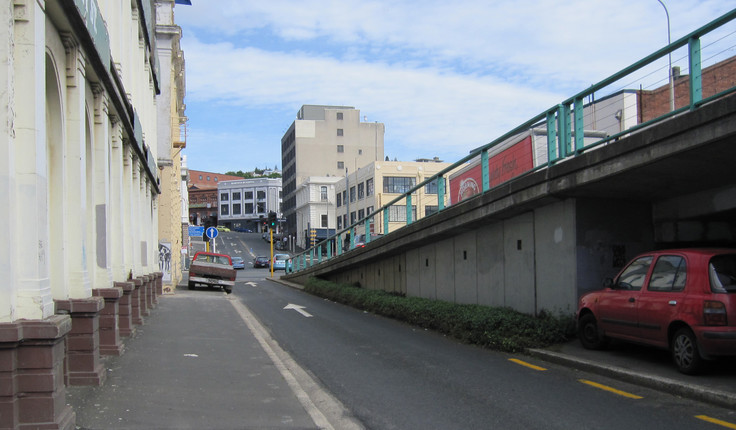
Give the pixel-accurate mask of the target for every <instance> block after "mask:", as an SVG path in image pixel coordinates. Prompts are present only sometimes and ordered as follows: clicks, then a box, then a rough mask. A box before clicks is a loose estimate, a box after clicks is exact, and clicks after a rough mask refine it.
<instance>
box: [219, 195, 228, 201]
mask: <svg viewBox="0 0 736 430" xmlns="http://www.w3.org/2000/svg"><path fill="white" fill-rule="evenodd" d="M220 200H222V201H223V202H226V201H227V200H228V195H227V193H220Z"/></svg>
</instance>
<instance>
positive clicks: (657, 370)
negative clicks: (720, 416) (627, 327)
mask: <svg viewBox="0 0 736 430" xmlns="http://www.w3.org/2000/svg"><path fill="white" fill-rule="evenodd" d="M284 284H287V283H285V282H284ZM530 354H531V355H532V356H534V357H537V358H539V359H541V360H546V361H551V362H555V363H559V364H563V365H565V366H569V367H573V368H577V369H580V370H585V371H590V372H593V373H597V374H601V375H605V376H608V377H612V378H614V379H619V380H624V381H627V382H631V383H634V384H640V385H643V386H647V387H650V388H654V389H658V390H662V391H665V392H668V393H671V394H675V395H679V396H682V397H684V398H690V399H693V400H697V401H703V402H707V403H711V404H715V405H719V406H724V407H730V408H736V359H730V360H722V361H717V362H714V363H713V365H712V366H710V368H709V369H708V370H707V371H706V372H705V373H704V374H702V375H698V376H686V375H682V374H680V373H679V372H677V370H675V368H674V366H673V365H672V364H671V362H670V358H669V354H668V353H667V352H666V351H659V350H656V349H650V348H644V347H637V346H632V345H627V344H618V343H614V344H612V345H611V347H610V348H609V349H608V350H606V351H587V350H585V349H583V348H582V347H580V344H579V342H577V341H575V342H569V343H566V344H563V345H556V346H554V347H552V348H548V349H543V350H533V351H530ZM104 365H105V367H106V369H107V381H106V382H105V384H104V385H103V386H101V387H69V388H68V389H67V399H66V400H67V403H69V404H70V405H71V406H72V407H73V408H74V411H75V412H76V415H77V418H76V425H77V428H79V429H124V428H130V429H133V428H135V429H194V428H196V429H203V428H210V429H240V428H248V429H340V430H342V429H360V428H361V425H360V424H359V423H357V422H355V421H354V420H353V419H352V418H351V417H350V413H349V412H348V411H345V410H344V409H343V408H342V405H340V404H339V402H338V401H337V400H335V399H333V398H332V397H331V396H330V395H329V393H325V392H324V391H323V390H322V389H321V388H320V387H319V386H318V385H317V384H316V383H315V382H314V381H313V380H311V378H310V377H309V376H308V374H307V373H306V372H304V371H303V370H302V369H300V368H299V366H298V365H297V364H296V363H294V362H293V361H292V360H291V359H290V358H289V357H288V355H287V354H285V353H284V352H283V351H280V348H279V347H278V345H277V344H276V343H275V342H273V340H270V338H268V334H267V332H266V330H265V329H264V328H263V327H262V326H260V324H259V323H258V322H257V320H255V318H254V317H253V316H252V315H250V312H249V311H248V310H247V308H246V307H245V306H243V305H242V304H241V303H240V301H238V300H237V299H236V298H234V297H233V296H227V295H225V294H223V293H222V292H219V291H206V290H201V289H200V290H197V291H188V290H187V289H186V288H178V289H177V291H176V294H174V295H165V296H161V297H159V302H158V306H157V307H156V308H154V309H153V310H152V311H151V315H150V316H149V317H147V318H146V320H145V323H144V324H143V325H142V326H138V327H137V330H136V332H135V334H134V335H133V336H132V337H131V338H128V339H125V352H124V354H123V355H122V356H120V357H109V358H106V359H105V361H104ZM316 405H318V407H317V406H316Z"/></svg>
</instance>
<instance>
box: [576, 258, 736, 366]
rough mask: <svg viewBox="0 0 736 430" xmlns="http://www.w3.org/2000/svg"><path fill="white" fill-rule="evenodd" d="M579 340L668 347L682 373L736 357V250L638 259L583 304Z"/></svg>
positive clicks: (593, 344)
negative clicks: (725, 358) (710, 360)
mask: <svg viewBox="0 0 736 430" xmlns="http://www.w3.org/2000/svg"><path fill="white" fill-rule="evenodd" d="M577 321H578V335H579V337H580V342H581V343H582V345H583V346H584V347H585V348H588V349H601V348H604V347H605V346H606V344H607V342H608V340H609V339H610V338H616V339H621V340H625V341H632V342H636V343H642V344H647V345H652V346H655V347H660V348H667V349H669V350H670V351H671V354H672V359H673V361H674V363H675V365H676V366H677V369H678V370H679V371H680V372H682V373H686V374H693V373H697V372H698V370H700V369H701V367H702V366H703V364H704V360H708V359H712V358H715V357H719V356H736V249H679V250H678V249H674V250H662V251H654V252H648V253H645V254H641V255H639V256H637V257H635V258H634V259H633V260H631V262H629V264H627V265H626V266H625V267H624V269H623V270H621V272H619V274H618V275H617V276H616V277H615V278H614V279H612V280H609V281H608V282H606V288H604V289H603V290H600V291H595V292H591V293H588V294H585V295H583V296H582V297H581V298H580V301H579V304H578V311H577Z"/></svg>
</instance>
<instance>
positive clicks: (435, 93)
mask: <svg viewBox="0 0 736 430" xmlns="http://www.w3.org/2000/svg"><path fill="white" fill-rule="evenodd" d="M663 2H664V4H665V5H666V7H667V12H668V13H669V25H670V33H669V37H670V39H671V40H672V41H675V40H677V39H679V38H680V37H683V36H685V35H687V34H689V33H690V32H692V31H693V30H696V29H697V28H699V27H701V26H703V25H704V24H706V23H708V22H710V21H712V20H713V19H715V18H718V17H719V16H721V15H723V14H725V13H726V12H729V11H730V10H731V9H732V8H733V7H734V4H733V3H732V1H731V0H663ZM174 14H175V22H176V23H177V24H178V25H179V26H181V28H182V39H181V47H182V49H183V51H184V58H185V62H186V72H185V73H186V97H185V103H186V116H187V117H188V118H189V120H188V125H187V146H186V149H184V150H183V152H182V153H183V154H184V155H186V156H187V165H188V167H189V169H191V170H203V171H208V172H215V173H225V172H228V171H238V170H242V171H251V170H253V169H254V168H260V169H263V168H269V169H272V168H279V169H280V168H281V137H282V136H283V135H284V133H285V132H286V130H287V129H288V128H289V126H290V125H291V124H292V123H293V122H294V120H295V118H296V113H297V111H298V110H299V108H300V107H301V106H302V105H305V104H317V105H347V106H353V107H355V108H356V109H359V110H360V113H361V117H365V118H366V120H367V121H369V122H373V121H378V122H381V123H383V124H385V128H386V133H385V136H384V152H385V155H386V156H388V157H390V159H392V160H393V159H397V160H400V161H411V160H415V159H418V158H433V157H439V158H440V159H442V160H444V161H447V162H455V161H457V160H459V159H461V158H462V157H464V156H466V155H467V154H468V152H469V151H471V150H472V149H474V148H477V147H479V146H481V145H484V144H486V143H488V142H491V141H493V140H494V139H496V138H498V137H500V136H502V135H503V134H504V133H506V132H508V131H510V130H511V129H513V128H514V127H516V126H518V125H520V124H522V123H524V122H526V121H527V120H529V119H530V118H532V117H534V116H535V115H537V114H539V113H541V112H543V111H545V110H547V109H548V108H550V107H552V106H555V105H557V104H558V103H560V102H561V101H563V100H565V99H567V98H569V97H571V96H572V95H574V94H576V93H578V92H580V91H582V90H584V89H585V88H587V87H590V86H591V85H592V84H595V83H597V82H600V81H602V80H603V79H605V78H607V77H608V76H610V75H612V74H613V73H615V72H617V71H619V70H621V69H623V68H625V67H627V66H629V65H631V64H633V63H635V62H636V61H638V60H640V59H641V58H644V57H646V56H647V55H649V54H651V53H653V52H655V51H657V50H659V49H661V48H663V47H665V46H666V45H667V41H668V19H667V14H666V13H665V8H664V7H663V6H662V4H660V2H659V1H657V0H527V1H519V0H490V1H489V0H479V1H474V0H458V1H454V2H448V1H446V0H443V1H436V0H423V1H421V2H419V1H416V0H408V1H405V0H391V1H384V0H362V1H354V0H302V1H289V0H268V1H245V0H192V5H191V6H188V5H179V4H177V5H176V7H175V10H174ZM729 25H730V29H731V31H733V30H736V28H734V23H733V22H732V23H731V24H729ZM731 55H733V54H731ZM665 70H666V69H665Z"/></svg>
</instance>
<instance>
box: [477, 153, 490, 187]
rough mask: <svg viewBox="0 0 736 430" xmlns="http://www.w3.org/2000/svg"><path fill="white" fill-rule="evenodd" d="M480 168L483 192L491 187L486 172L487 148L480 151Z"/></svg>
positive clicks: (488, 175) (487, 167)
mask: <svg viewBox="0 0 736 430" xmlns="http://www.w3.org/2000/svg"><path fill="white" fill-rule="evenodd" d="M480 169H481V175H482V178H483V192H484V193H485V192H486V191H488V190H490V189H491V179H490V174H489V172H488V169H489V166H488V150H487V149H484V150H482V151H481V152H480Z"/></svg>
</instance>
